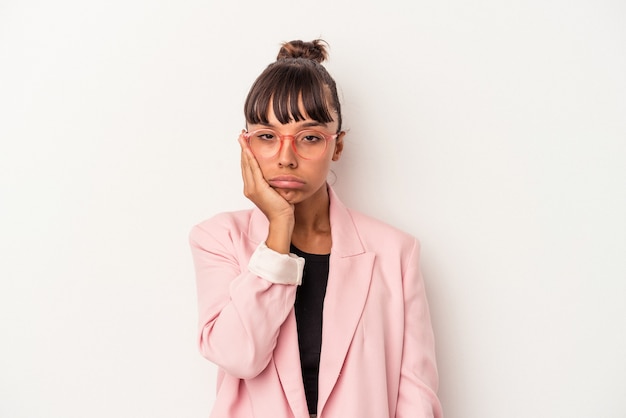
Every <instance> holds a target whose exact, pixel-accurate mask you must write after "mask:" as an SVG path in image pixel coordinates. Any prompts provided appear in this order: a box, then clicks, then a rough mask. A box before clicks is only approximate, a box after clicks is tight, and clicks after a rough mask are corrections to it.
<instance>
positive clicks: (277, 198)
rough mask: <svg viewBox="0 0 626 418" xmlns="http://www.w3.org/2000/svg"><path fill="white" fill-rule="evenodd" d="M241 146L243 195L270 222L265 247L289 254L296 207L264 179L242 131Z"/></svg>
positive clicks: (240, 136)
mask: <svg viewBox="0 0 626 418" xmlns="http://www.w3.org/2000/svg"><path fill="white" fill-rule="evenodd" d="M239 145H240V146H241V176H242V178H243V194H244V195H245V196H246V197H247V198H248V199H250V200H251V201H252V203H254V204H255V205H256V206H257V207H258V208H259V209H260V210H261V212H263V213H264V214H265V216H266V217H267V219H268V220H269V222H270V226H269V231H268V237H267V240H266V245H267V246H268V247H269V248H271V249H273V250H274V251H278V252H280V253H283V254H287V253H289V248H290V245H291V234H292V233H293V227H294V225H295V215H294V205H292V204H291V203H289V202H287V201H286V200H285V199H284V198H283V197H282V196H281V195H280V194H278V192H277V191H276V190H274V189H273V188H272V186H270V185H269V183H268V182H267V181H266V180H265V178H264V177H263V173H262V172H261V168H260V167H259V163H258V161H257V160H256V158H255V156H254V154H253V153H252V150H251V149H250V147H249V145H248V143H247V141H246V140H245V138H244V136H243V132H242V133H241V134H240V135H239Z"/></svg>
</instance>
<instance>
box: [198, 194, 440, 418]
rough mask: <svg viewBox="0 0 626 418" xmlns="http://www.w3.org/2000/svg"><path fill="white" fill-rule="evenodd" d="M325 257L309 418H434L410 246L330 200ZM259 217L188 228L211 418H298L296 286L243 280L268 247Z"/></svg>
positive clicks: (429, 344)
mask: <svg viewBox="0 0 626 418" xmlns="http://www.w3.org/2000/svg"><path fill="white" fill-rule="evenodd" d="M329 192H330V196H331V200H330V220H331V228H332V243H333V244H332V251H331V256H330V273H329V277H328V288H327V292H326V299H325V301H324V314H323V315H324V316H323V318H324V319H323V330H322V353H321V360H320V376H319V400H318V410H317V416H318V418H386V417H396V418H404V417H411V418H427V417H433V418H440V417H442V412H441V405H440V403H439V400H438V398H437V395H436V391H437V385H438V376H437V368H436V361H435V349H434V338H433V332H432V327H431V323H430V315H429V311H428V304H427V300H426V294H425V290H424V282H423V280H422V276H421V273H420V269H419V243H418V241H417V240H416V239H415V238H413V237H412V236H410V235H408V234H406V233H404V232H402V231H399V230H397V229H395V228H393V227H391V226H389V225H386V224H384V223H382V222H380V221H377V220H375V219H372V218H370V217H367V216H365V215H362V214H360V213H358V212H355V211H351V210H349V209H347V208H346V207H344V206H343V204H342V203H341V202H340V201H339V199H338V198H337V196H336V195H335V193H334V192H333V190H332V189H330V188H329ZM267 230H268V222H267V219H266V218H265V216H264V215H263V214H262V213H261V212H260V211H259V210H258V209H253V210H245V211H239V212H230V213H223V214H220V215H217V216H215V217H213V218H211V219H209V220H207V221H204V222H202V223H200V224H198V225H196V226H195V227H194V228H193V229H192V231H191V234H190V243H191V248H192V254H193V259H194V263H195V267H196V276H197V286H198V306H199V328H200V329H199V347H200V352H201V353H202V355H203V356H205V357H206V358H207V359H209V360H210V361H212V362H213V363H215V364H217V365H218V366H219V372H218V390H217V394H216V401H215V404H214V406H213V410H212V413H211V417H213V418H307V417H309V413H308V411H307V404H306V399H305V395H304V388H303V384H302V376H301V371H300V358H299V353H298V338H297V329H296V320H295V315H294V310H293V304H294V301H295V295H296V286H295V285H284V284H274V283H270V282H268V281H267V280H264V279H262V278H260V277H258V276H256V275H254V274H252V273H250V272H249V271H248V269H247V265H248V260H249V259H250V256H251V255H252V253H253V252H254V250H255V249H256V247H257V246H258V245H259V243H261V242H263V241H264V240H265V238H266V235H267Z"/></svg>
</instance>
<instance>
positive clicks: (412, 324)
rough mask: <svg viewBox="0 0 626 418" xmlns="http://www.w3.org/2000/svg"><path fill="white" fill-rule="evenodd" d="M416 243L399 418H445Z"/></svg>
mask: <svg viewBox="0 0 626 418" xmlns="http://www.w3.org/2000/svg"><path fill="white" fill-rule="evenodd" d="M419 257H420V245H419V242H418V241H417V240H415V242H414V245H413V249H412V251H411V255H410V257H409V261H408V265H407V267H406V268H405V272H404V276H403V288H404V305H405V309H404V343H403V348H402V364H401V369H400V385H399V392H398V403H397V409H396V418H408V417H411V418H417V417H419V418H441V417H442V416H443V414H442V408H441V403H440V401H439V399H438V397H437V388H438V384H439V378H438V372H437V366H436V359H435V342H434V335H433V330H432V325H431V321H430V313H429V309H428V302H427V300H426V292H425V288H424V280H423V278H422V274H421V271H420V266H419Z"/></svg>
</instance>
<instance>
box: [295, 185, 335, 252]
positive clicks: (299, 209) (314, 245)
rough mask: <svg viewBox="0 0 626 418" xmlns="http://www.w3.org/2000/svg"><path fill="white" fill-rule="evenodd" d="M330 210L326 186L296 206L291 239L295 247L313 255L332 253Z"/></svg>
mask: <svg viewBox="0 0 626 418" xmlns="http://www.w3.org/2000/svg"><path fill="white" fill-rule="evenodd" d="M329 208H330V197H329V195H328V189H327V188H326V186H324V187H322V188H320V190H319V191H318V192H316V193H315V194H314V195H313V196H311V197H310V198H309V199H307V200H306V201H304V202H300V203H298V204H297V205H296V206H295V217H296V223H295V226H294V229H293V234H292V239H291V240H292V243H293V245H295V246H296V247H298V248H299V249H301V250H302V251H305V252H310V253H313V254H327V253H329V252H330V246H331V235H330V215H329Z"/></svg>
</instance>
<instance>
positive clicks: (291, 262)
mask: <svg viewBox="0 0 626 418" xmlns="http://www.w3.org/2000/svg"><path fill="white" fill-rule="evenodd" d="M248 269H249V270H250V271H251V272H252V273H254V274H256V275H257V276H259V277H261V278H263V279H265V280H267V281H268V282H272V283H277V284H292V285H300V284H301V283H302V272H303V271H304V258H302V257H298V256H297V255H295V254H291V253H290V254H281V253H279V252H276V251H274V250H272V249H271V248H268V246H267V245H266V244H265V242H262V243H261V244H259V246H258V247H257V249H256V250H255V251H254V253H252V257H250V261H249V262H248Z"/></svg>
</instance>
